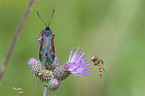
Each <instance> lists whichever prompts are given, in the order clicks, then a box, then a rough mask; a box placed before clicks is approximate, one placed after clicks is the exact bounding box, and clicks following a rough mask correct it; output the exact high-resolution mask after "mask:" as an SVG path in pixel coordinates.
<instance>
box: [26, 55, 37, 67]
mask: <svg viewBox="0 0 145 96" xmlns="http://www.w3.org/2000/svg"><path fill="white" fill-rule="evenodd" d="M36 62H37V60H36V59H35V58H34V57H33V58H30V60H29V61H28V62H27V64H28V65H29V66H31V65H32V64H34V63H36Z"/></svg>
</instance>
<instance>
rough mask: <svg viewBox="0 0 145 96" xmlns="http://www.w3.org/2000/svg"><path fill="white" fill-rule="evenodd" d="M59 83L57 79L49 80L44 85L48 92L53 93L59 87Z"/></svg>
mask: <svg viewBox="0 0 145 96" xmlns="http://www.w3.org/2000/svg"><path fill="white" fill-rule="evenodd" d="M59 85H60V83H59V81H58V80H57V79H55V78H51V79H50V80H49V82H48V83H46V87H47V88H48V89H49V90H50V91H54V90H56V89H57V88H58V87H59Z"/></svg>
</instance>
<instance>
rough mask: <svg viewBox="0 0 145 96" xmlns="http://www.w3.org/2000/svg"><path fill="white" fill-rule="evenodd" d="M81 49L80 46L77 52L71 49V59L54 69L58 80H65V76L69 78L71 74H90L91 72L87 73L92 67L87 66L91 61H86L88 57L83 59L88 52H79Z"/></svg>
mask: <svg viewBox="0 0 145 96" xmlns="http://www.w3.org/2000/svg"><path fill="white" fill-rule="evenodd" d="M78 50H79V48H78V49H77V51H76V52H74V54H73V52H72V51H71V52H70V54H69V60H68V62H67V63H66V64H65V65H61V66H58V67H56V68H55V69H54V72H53V74H54V78H56V79H58V80H63V79H65V78H67V77H68V76H69V75H70V74H73V75H74V76H76V75H78V76H81V77H84V76H83V75H90V74H86V72H87V71H88V70H89V69H91V67H89V68H86V67H87V66H88V65H90V64H87V63H89V61H88V62H85V61H86V60H87V59H89V58H86V59H82V58H83V57H84V56H85V55H86V54H84V53H81V52H80V53H77V52H78Z"/></svg>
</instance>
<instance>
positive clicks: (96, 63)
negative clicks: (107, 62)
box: [90, 56, 108, 77]
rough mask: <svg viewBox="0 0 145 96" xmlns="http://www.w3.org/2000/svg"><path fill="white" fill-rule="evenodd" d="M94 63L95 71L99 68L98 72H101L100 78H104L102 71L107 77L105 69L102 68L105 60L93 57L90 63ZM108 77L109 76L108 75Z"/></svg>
mask: <svg viewBox="0 0 145 96" xmlns="http://www.w3.org/2000/svg"><path fill="white" fill-rule="evenodd" d="M91 61H92V62H93V66H94V70H95V67H97V68H98V71H99V75H100V77H101V76H102V70H103V71H104V72H105V74H106V75H107V73H106V71H105V70H104V68H103V67H102V65H103V64H104V62H103V60H102V59H99V58H98V57H97V56H93V57H92V58H91V60H90V62H91ZM107 76H108V75H107Z"/></svg>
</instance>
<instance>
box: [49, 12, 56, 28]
mask: <svg viewBox="0 0 145 96" xmlns="http://www.w3.org/2000/svg"><path fill="white" fill-rule="evenodd" d="M54 11H55V9H53V12H52V16H51V18H50V20H49V23H48V26H49V24H50V22H51V20H52V17H53V15H54Z"/></svg>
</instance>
